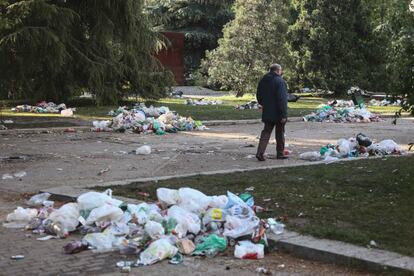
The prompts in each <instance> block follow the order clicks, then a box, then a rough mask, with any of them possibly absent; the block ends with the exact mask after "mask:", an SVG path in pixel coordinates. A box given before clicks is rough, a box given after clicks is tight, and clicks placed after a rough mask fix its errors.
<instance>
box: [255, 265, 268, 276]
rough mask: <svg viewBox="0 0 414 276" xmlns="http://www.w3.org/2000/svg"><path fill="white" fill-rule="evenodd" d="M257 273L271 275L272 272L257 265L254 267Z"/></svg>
mask: <svg viewBox="0 0 414 276" xmlns="http://www.w3.org/2000/svg"><path fill="white" fill-rule="evenodd" d="M256 272H257V273H261V274H265V275H272V272H271V271H269V270H268V269H267V268H264V267H258V268H256Z"/></svg>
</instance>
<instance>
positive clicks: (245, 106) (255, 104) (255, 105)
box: [236, 101, 259, 110]
mask: <svg viewBox="0 0 414 276" xmlns="http://www.w3.org/2000/svg"><path fill="white" fill-rule="evenodd" d="M236 109H240V110H244V109H259V103H258V102H257V101H250V102H248V103H245V104H241V105H238V106H236Z"/></svg>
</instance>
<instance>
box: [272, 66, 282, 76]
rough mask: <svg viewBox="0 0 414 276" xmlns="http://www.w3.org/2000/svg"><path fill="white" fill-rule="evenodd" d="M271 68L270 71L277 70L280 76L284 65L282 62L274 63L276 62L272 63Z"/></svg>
mask: <svg viewBox="0 0 414 276" xmlns="http://www.w3.org/2000/svg"><path fill="white" fill-rule="evenodd" d="M269 70H270V72H275V73H276V74H277V75H279V76H281V75H282V66H280V64H277V63H274V64H272V65H270V69H269Z"/></svg>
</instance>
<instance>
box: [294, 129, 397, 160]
mask: <svg viewBox="0 0 414 276" xmlns="http://www.w3.org/2000/svg"><path fill="white" fill-rule="evenodd" d="M390 154H394V155H402V154H404V151H403V150H402V149H401V147H400V146H399V145H398V144H397V143H395V142H394V141H393V140H390V139H388V140H382V141H380V142H378V143H375V142H374V141H373V140H372V139H371V138H369V137H367V136H366V135H364V134H362V133H360V134H358V135H357V136H356V137H352V138H349V139H339V140H338V142H337V143H336V145H332V144H328V145H326V146H323V147H321V149H320V151H319V152H316V151H311V152H305V153H302V154H301V155H300V159H302V160H308V161H320V160H324V161H336V160H339V159H343V158H353V157H369V156H385V155H390Z"/></svg>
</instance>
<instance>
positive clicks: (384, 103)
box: [369, 99, 401, 106]
mask: <svg viewBox="0 0 414 276" xmlns="http://www.w3.org/2000/svg"><path fill="white" fill-rule="evenodd" d="M369 105H371V106H400V105H401V100H396V101H390V100H387V99H384V100H382V101H379V100H376V99H372V100H370V101H369Z"/></svg>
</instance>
